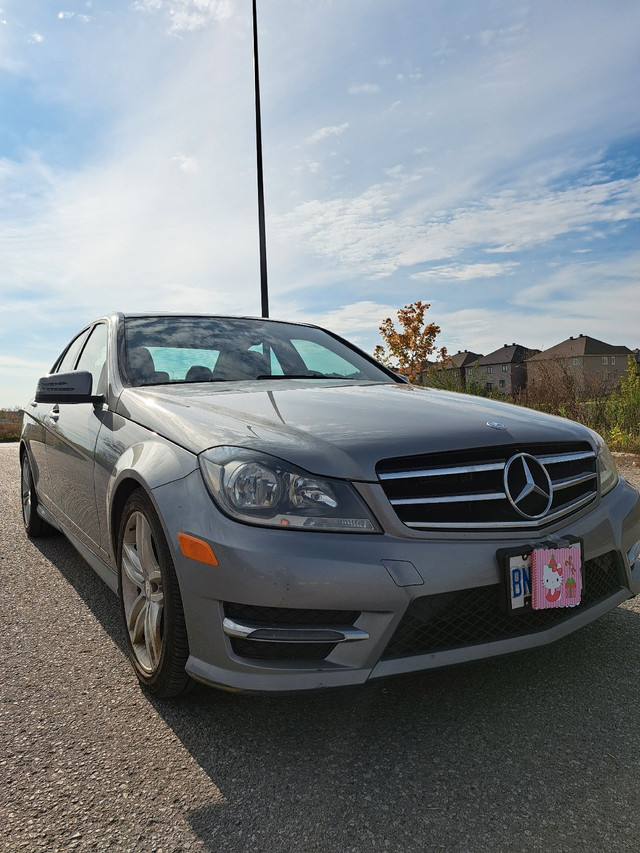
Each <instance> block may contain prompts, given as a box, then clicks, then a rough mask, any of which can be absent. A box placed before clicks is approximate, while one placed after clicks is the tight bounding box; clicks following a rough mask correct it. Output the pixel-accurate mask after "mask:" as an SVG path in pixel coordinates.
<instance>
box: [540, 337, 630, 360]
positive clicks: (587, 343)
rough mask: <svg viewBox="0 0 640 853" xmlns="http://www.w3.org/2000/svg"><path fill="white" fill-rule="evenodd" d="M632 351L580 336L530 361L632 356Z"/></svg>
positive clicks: (551, 348) (545, 351)
mask: <svg viewBox="0 0 640 853" xmlns="http://www.w3.org/2000/svg"><path fill="white" fill-rule="evenodd" d="M630 354H631V350H630V349H629V347H625V346H615V345H614V344H607V343H605V342H604V341H599V340H598V339H597V338H592V337H590V336H589V335H578V337H577V338H574V337H571V338H567V340H566V341H562V342H561V343H559V344H556V345H555V346H554V347H550V348H549V349H546V350H543V351H542V352H539V353H538V354H537V355H532V356H531V357H530V359H529V360H530V361H545V360H547V359H549V358H572V357H574V358H575V357H576V356H584V355H625V356H626V355H630Z"/></svg>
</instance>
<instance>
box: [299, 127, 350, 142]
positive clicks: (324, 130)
mask: <svg viewBox="0 0 640 853" xmlns="http://www.w3.org/2000/svg"><path fill="white" fill-rule="evenodd" d="M348 127H349V123H348V122H344V123H343V124H337V125H332V126H331V127H321V128H320V130H316V132H315V133H312V134H311V136H308V137H307V139H306V142H307V143H309V144H314V143H316V142H321V141H322V140H323V139H327V138H328V137H330V136H341V135H342V134H343V133H344V132H345V130H346V129H347V128H348Z"/></svg>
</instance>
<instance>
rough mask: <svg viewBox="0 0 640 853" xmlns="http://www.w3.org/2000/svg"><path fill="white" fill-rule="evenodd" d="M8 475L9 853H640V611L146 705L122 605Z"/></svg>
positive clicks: (2, 705) (5, 701)
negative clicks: (409, 663) (462, 654)
mask: <svg viewBox="0 0 640 853" xmlns="http://www.w3.org/2000/svg"><path fill="white" fill-rule="evenodd" d="M18 473H19V472H18V462H17V445H15V444H13V445H0V850H2V851H11V853H13V852H14V851H28V853H36V851H47V853H54V851H59V850H76V851H85V850H98V851H118V853H120V851H145V853H146V851H163V853H177V851H225V853H235V851H242V853H245V851H252V853H254V852H255V851H257V853H276V851H277V853H298V851H301V853H302V852H303V853H310V851H323V853H349V851H354V853H370V851H371V852H372V853H373V851H407V853H408V851H420V853H424V851H446V853H463V851H464V853H479V851H488V852H490V853H501V851H509V853H512V851H515V853H518V852H519V851H544V853H551V851H562V853H567V852H568V851H581V853H584V851H589V853H595V851H622V850H633V851H637V850H639V849H640V726H639V725H638V713H639V709H640V678H639V676H638V672H639V664H640V646H639V643H638V635H639V631H640V602H628V603H627V604H626V605H624V606H622V607H619V608H618V609H616V610H615V611H613V612H612V613H610V614H608V615H607V616H605V617H604V618H602V619H601V620H599V622H597V623H595V624H593V625H591V626H589V627H587V628H584V629H583V630H582V631H580V632H578V634H574V635H573V636H571V637H569V638H567V639H566V640H563V641H560V642H559V643H557V644H555V645H553V646H548V647H546V648H543V649H539V650H536V651H533V652H526V653H523V654H519V655H516V656H513V655H512V656H510V657H506V658H501V659H498V660H493V661H489V662H484V663H479V664H474V665H465V666H461V667H457V668H453V669H449V670H441V671H437V672H431V673H428V674H422V675H418V676H411V677H402V678H397V679H393V680H388V681H385V682H377V683H373V684H369V685H366V686H365V687H362V688H353V689H349V690H341V691H337V692H325V693H322V694H307V695H304V696H300V695H298V696H281V697H277V698H273V697H271V698H264V697H256V696H246V695H234V694H229V693H221V692H217V691H213V690H206V689H204V688H202V689H200V690H198V691H197V692H196V693H195V694H194V695H192V696H191V697H189V699H188V700H184V701H180V702H173V703H164V704H163V703H158V702H155V701H153V700H151V699H149V698H148V697H147V696H146V695H145V694H144V693H142V692H141V690H140V689H139V688H138V685H137V681H136V679H135V678H134V676H133V672H132V670H131V669H130V666H129V663H128V661H127V658H126V656H125V652H124V645H123V639H122V634H121V629H120V625H119V618H118V608H117V601H116V598H115V596H113V594H112V593H111V592H110V591H109V590H108V589H107V587H106V586H105V585H104V584H103V583H102V581H100V579H99V578H98V577H97V576H96V575H94V574H93V572H92V571H91V570H90V569H89V567H88V566H87V565H86V564H85V563H84V562H83V561H82V560H81V559H80V557H79V556H77V555H76V553H75V551H74V550H73V548H72V547H71V546H70V545H69V544H68V543H67V542H66V540H65V539H64V538H62V537H60V536H56V537H54V538H51V539H47V540H40V542H38V543H37V544H36V543H35V542H30V541H29V540H28V539H27V538H26V536H25V534H24V532H23V529H22V523H21V519H20V506H19V496H18V491H19V477H18Z"/></svg>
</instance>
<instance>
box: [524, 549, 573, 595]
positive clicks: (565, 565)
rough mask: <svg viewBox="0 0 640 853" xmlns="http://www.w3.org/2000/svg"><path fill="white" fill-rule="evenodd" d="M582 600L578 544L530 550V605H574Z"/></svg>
mask: <svg viewBox="0 0 640 853" xmlns="http://www.w3.org/2000/svg"><path fill="white" fill-rule="evenodd" d="M581 600H582V560H581V550H580V545H578V544H576V545H574V544H572V545H570V546H569V547H568V548H565V547H560V548H534V549H533V551H532V553H531V606H532V607H533V609H534V610H545V609H547V608H549V607H576V606H577V605H579V604H580V602H581Z"/></svg>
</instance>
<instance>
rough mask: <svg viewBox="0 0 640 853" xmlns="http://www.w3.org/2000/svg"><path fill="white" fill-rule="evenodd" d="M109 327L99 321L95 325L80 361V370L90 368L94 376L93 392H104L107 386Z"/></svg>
mask: <svg viewBox="0 0 640 853" xmlns="http://www.w3.org/2000/svg"><path fill="white" fill-rule="evenodd" d="M106 364H107V327H106V326H105V324H104V323H99V324H98V325H97V326H95V327H94V329H93V332H92V333H91V335H90V337H89V340H88V341H87V343H86V344H85V347H84V349H83V350H82V355H81V356H80V360H79V361H78V367H77V369H78V370H88V371H89V373H90V374H91V375H92V376H93V383H92V385H91V393H92V394H104V392H105V391H106V386H107V376H106Z"/></svg>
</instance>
